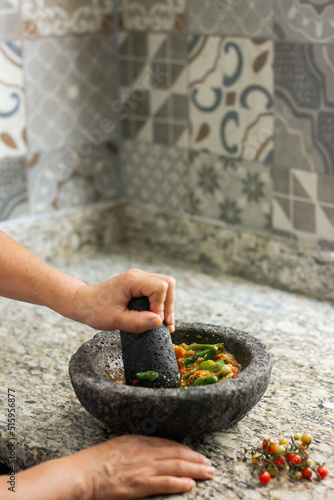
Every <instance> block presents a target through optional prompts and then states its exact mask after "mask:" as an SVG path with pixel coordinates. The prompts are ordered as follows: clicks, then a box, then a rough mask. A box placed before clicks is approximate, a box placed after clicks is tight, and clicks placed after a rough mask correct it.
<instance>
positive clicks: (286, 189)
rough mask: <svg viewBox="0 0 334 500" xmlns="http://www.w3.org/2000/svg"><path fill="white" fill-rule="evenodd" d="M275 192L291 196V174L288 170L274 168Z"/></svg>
mask: <svg viewBox="0 0 334 500" xmlns="http://www.w3.org/2000/svg"><path fill="white" fill-rule="evenodd" d="M272 178H273V190H274V192H275V191H276V192H278V193H284V194H287V195H288V194H289V193H290V172H289V169H287V168H275V167H274V168H273V169H272Z"/></svg>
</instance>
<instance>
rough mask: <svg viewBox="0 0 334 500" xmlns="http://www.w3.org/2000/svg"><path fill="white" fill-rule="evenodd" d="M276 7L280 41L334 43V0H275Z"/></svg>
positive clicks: (276, 25)
mask: <svg viewBox="0 0 334 500" xmlns="http://www.w3.org/2000/svg"><path fill="white" fill-rule="evenodd" d="M274 5H275V18H274V33H275V35H276V38H277V39H278V40H282V41H287V42H304V43H305V42H309V43H310V42H312V43H334V1H333V0H275V2H274Z"/></svg>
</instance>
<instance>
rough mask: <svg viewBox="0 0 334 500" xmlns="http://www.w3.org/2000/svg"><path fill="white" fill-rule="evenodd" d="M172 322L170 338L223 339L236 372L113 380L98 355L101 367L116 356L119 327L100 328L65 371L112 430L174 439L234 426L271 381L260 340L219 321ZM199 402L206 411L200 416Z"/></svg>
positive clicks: (92, 410)
mask: <svg viewBox="0 0 334 500" xmlns="http://www.w3.org/2000/svg"><path fill="white" fill-rule="evenodd" d="M175 326H176V330H175V332H174V334H173V335H172V338H173V342H175V343H181V342H188V340H189V342H188V343H191V342H194V341H196V342H197V341H203V342H205V343H210V342H212V343H214V342H220V341H223V342H224V345H225V347H226V348H227V349H228V350H229V351H230V352H232V353H233V354H235V356H236V358H237V360H238V361H239V362H240V363H241V365H242V368H243V369H242V371H241V373H240V374H239V375H238V376H237V377H235V378H234V379H231V380H228V381H225V382H221V383H217V384H212V385H209V386H202V387H193V388H187V389H179V388H178V389H171V388H166V389H153V388H146V387H132V386H126V385H120V384H115V383H113V382H112V381H111V380H110V378H109V376H108V373H107V372H110V367H109V369H108V370H106V369H104V373H103V375H102V372H103V370H102V368H101V366H99V368H97V367H98V364H99V363H100V361H101V359H102V358H103V357H104V366H105V368H106V367H107V366H108V365H106V359H107V357H108V355H109V356H110V357H114V358H115V352H116V354H117V349H119V348H120V336H119V331H118V330H116V331H113V332H99V333H97V334H96V335H95V336H94V338H93V339H91V340H89V341H88V342H86V343H85V344H83V345H82V346H81V347H80V348H79V349H78V351H77V352H76V353H75V354H74V355H73V356H72V358H71V360H70V365H69V373H70V377H71V382H72V385H73V388H74V391H75V393H76V395H77V397H78V399H79V401H80V402H81V404H82V405H83V406H84V408H86V410H87V411H89V412H90V413H91V414H92V415H94V416H95V417H96V418H98V419H99V420H100V421H102V422H103V423H104V424H105V425H106V426H107V427H109V428H110V430H111V431H113V432H114V433H116V434H124V433H136V434H146V435H154V436H156V435H157V436H161V437H169V438H173V439H178V440H182V439H185V438H187V437H195V436H199V435H202V434H206V433H209V432H213V431H216V430H222V429H225V428H228V427H230V426H232V425H234V424H235V423H236V422H238V421H239V420H240V419H241V418H243V417H244V416H245V415H246V414H247V413H248V412H249V411H250V410H251V408H253V407H254V406H255V405H256V404H257V403H258V401H259V400H260V399H261V397H262V396H263V394H264V392H265V390H266V388H267V386H268V384H269V380H270V375H271V369H272V359H271V355H270V353H269V350H268V348H267V347H266V346H265V345H264V344H263V343H262V342H261V341H260V340H258V339H257V338H255V337H253V336H252V335H250V334H248V333H247V332H243V331H240V330H236V329H234V328H231V327H225V326H221V325H212V324H204V323H183V322H180V321H177V322H176V325H175ZM188 337H189V339H188ZM115 349H116V351H115ZM100 365H101V363H100ZM204 407H206V408H209V409H210V411H206V413H205V415H204V416H203V415H201V413H202V410H203V408H204ZM181 414H182V415H183V417H182V418H181V417H180V415H181ZM196 414H197V417H196ZM194 417H195V418H194ZM185 420H186V421H187V422H188V428H187V426H186V425H185V422H184V421H185Z"/></svg>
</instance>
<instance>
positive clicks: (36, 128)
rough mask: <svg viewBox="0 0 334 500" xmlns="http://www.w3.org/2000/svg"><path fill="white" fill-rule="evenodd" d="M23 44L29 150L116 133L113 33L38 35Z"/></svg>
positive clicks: (103, 138)
mask: <svg viewBox="0 0 334 500" xmlns="http://www.w3.org/2000/svg"><path fill="white" fill-rule="evenodd" d="M24 48H25V59H24V66H25V77H26V92H27V106H28V140H29V149H30V151H31V152H35V151H37V152H40V151H57V150H59V149H61V148H63V147H64V146H65V145H67V144H73V145H76V144H78V143H82V144H83V147H84V145H85V144H89V145H90V144H93V145H94V144H95V145H98V144H101V143H103V142H106V141H108V140H110V139H111V138H114V137H115V136H116V126H117V115H116V113H115V112H114V110H113V107H112V105H113V104H115V102H116V78H115V51H114V48H113V34H108V33H106V34H95V35H81V36H68V37H62V38H50V39H34V40H28V41H26V42H25V46H24Z"/></svg>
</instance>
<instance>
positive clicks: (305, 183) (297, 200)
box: [272, 166, 334, 246]
mask: <svg viewBox="0 0 334 500" xmlns="http://www.w3.org/2000/svg"><path fill="white" fill-rule="evenodd" d="M272 175H273V185H274V193H273V232H274V234H280V235H284V236H287V237H294V238H295V239H297V240H299V241H301V242H305V243H310V244H320V245H321V246H324V245H325V242H326V245H327V244H332V243H331V242H334V220H333V214H334V184H333V182H334V181H333V179H334V177H332V176H324V175H321V174H316V173H315V172H307V171H305V170H297V169H287V168H285V169H282V168H281V167H277V166H274V168H273V174H272ZM319 242H321V243H319ZM326 245H325V246H326Z"/></svg>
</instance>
